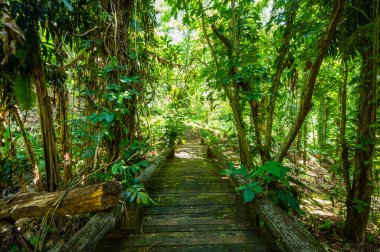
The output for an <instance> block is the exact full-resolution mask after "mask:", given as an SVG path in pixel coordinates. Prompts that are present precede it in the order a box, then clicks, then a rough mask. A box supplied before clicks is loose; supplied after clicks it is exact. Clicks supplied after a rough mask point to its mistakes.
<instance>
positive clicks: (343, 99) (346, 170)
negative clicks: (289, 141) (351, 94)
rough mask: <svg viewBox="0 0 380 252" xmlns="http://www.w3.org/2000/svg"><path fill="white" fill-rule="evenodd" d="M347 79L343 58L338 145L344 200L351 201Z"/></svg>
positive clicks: (346, 65) (345, 64) (345, 62)
mask: <svg viewBox="0 0 380 252" xmlns="http://www.w3.org/2000/svg"><path fill="white" fill-rule="evenodd" d="M347 79H348V64H347V60H344V77H343V82H342V83H341V87H340V92H339V94H340V104H341V107H340V112H341V118H340V133H339V134H340V146H341V148H342V150H341V158H342V173H343V180H344V184H345V186H346V194H347V196H346V201H347V202H351V200H352V199H351V194H352V192H351V183H350V175H349V163H348V147H347V143H346V125H347V116H346V114H347V111H346V110H347Z"/></svg>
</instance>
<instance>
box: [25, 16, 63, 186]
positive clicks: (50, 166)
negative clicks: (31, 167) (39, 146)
mask: <svg viewBox="0 0 380 252" xmlns="http://www.w3.org/2000/svg"><path fill="white" fill-rule="evenodd" d="M31 30H32V31H31V33H32V37H33V39H32V40H31V41H30V43H31V48H30V52H29V55H30V60H31V65H32V72H33V75H34V86H35V89H36V94H37V104H38V112H39V119H40V125H41V131H42V142H43V147H44V157H45V168H46V180H47V190H48V191H50V192H52V191H55V190H56V189H57V188H58V184H59V181H60V176H59V167H58V164H59V163H58V151H57V143H56V138H55V132H54V121H53V116H52V114H53V110H52V107H51V104H50V99H49V95H48V91H47V86H46V79H45V70H44V67H43V63H42V58H41V51H40V45H39V41H38V38H39V35H38V33H37V24H35V23H34V24H33V25H32V26H31Z"/></svg>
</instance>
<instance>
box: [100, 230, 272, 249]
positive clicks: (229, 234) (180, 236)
mask: <svg viewBox="0 0 380 252" xmlns="http://www.w3.org/2000/svg"><path fill="white" fill-rule="evenodd" d="M156 242H161V243H160V245H161V246H176V245H177V246H178V245H192V246H194V245H212V244H219V245H220V244H241V243H244V244H262V243H270V242H273V238H272V237H271V236H269V235H268V234H266V235H265V234H261V235H260V236H256V235H253V234H252V233H251V232H249V231H218V230H214V231H213V232H167V233H146V234H138V235H133V234H131V235H129V237H128V239H110V240H107V241H106V242H104V243H103V244H102V246H104V247H118V246H128V247H145V246H150V245H152V244H154V243H156Z"/></svg>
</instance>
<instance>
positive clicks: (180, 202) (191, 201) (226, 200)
mask: <svg viewBox="0 0 380 252" xmlns="http://www.w3.org/2000/svg"><path fill="white" fill-rule="evenodd" d="M152 199H153V201H154V202H155V203H156V204H158V205H159V206H198V205H214V204H235V195H223V196H219V197H218V198H214V197H210V196H207V195H206V196H202V195H199V196H197V197H180V196H178V197H174V196H173V197H165V196H156V197H153V198H152Z"/></svg>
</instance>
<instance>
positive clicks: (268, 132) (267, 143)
mask: <svg viewBox="0 0 380 252" xmlns="http://www.w3.org/2000/svg"><path fill="white" fill-rule="evenodd" d="M297 8H298V6H297V1H296V0H293V1H292V6H291V9H290V12H289V13H288V16H287V19H286V27H285V32H284V38H283V45H282V47H281V48H280V49H279V50H278V65H277V68H276V73H275V75H274V77H273V82H272V87H271V95H270V101H269V104H268V119H267V123H266V128H265V139H264V148H265V151H266V152H267V154H266V156H267V157H268V159H270V152H271V150H272V127H273V119H274V110H275V108H276V101H277V93H278V90H279V88H280V84H281V74H282V71H283V69H284V66H285V58H286V55H287V54H288V52H289V45H290V38H291V37H290V34H291V31H292V26H293V21H294V19H295V17H296V14H297ZM263 163H264V160H263Z"/></svg>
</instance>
